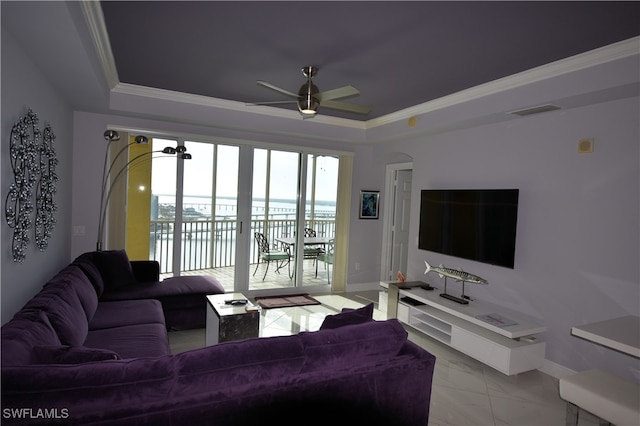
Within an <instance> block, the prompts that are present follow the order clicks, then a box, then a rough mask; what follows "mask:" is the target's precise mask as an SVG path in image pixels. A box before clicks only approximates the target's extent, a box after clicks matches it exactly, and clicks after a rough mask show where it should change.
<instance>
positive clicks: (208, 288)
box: [102, 275, 224, 304]
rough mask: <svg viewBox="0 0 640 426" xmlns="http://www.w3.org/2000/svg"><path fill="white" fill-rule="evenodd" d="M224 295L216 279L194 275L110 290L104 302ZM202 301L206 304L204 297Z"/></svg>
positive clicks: (222, 288) (104, 297)
mask: <svg viewBox="0 0 640 426" xmlns="http://www.w3.org/2000/svg"><path fill="white" fill-rule="evenodd" d="M222 293H224V287H222V284H220V282H219V281H218V280H217V279H215V278H214V277H212V276H207V275H202V276H198V275H193V276H184V277H173V278H167V279H166V280H164V281H161V282H159V283H157V282H146V283H137V284H136V285H132V286H127V287H120V288H117V289H114V290H109V291H108V292H106V293H105V294H104V295H103V298H102V300H131V299H161V298H163V297H166V296H171V297H172V298H173V297H175V296H192V295H197V296H203V295H207V294H222ZM176 300H180V299H176ZM199 300H200V299H199ZM201 300H202V303H203V304H204V297H203V298H201Z"/></svg>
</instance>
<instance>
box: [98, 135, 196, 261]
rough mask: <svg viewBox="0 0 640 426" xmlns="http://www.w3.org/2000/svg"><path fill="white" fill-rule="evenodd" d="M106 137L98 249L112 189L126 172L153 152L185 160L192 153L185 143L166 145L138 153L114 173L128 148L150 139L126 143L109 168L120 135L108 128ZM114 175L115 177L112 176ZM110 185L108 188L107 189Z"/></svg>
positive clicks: (143, 143) (142, 138)
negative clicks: (111, 154) (159, 148)
mask: <svg viewBox="0 0 640 426" xmlns="http://www.w3.org/2000/svg"><path fill="white" fill-rule="evenodd" d="M104 138H105V140H106V141H107V151H106V153H105V158H104V166H103V169H102V188H101V190H100V216H99V218H98V237H97V240H96V250H97V251H102V249H103V241H104V240H103V239H104V224H105V219H106V216H107V207H108V206H109V199H110V198H111V191H112V190H113V187H114V186H115V184H116V182H118V180H119V179H120V178H121V177H122V176H124V175H125V173H126V172H127V171H128V170H129V169H130V168H131V167H132V166H134V165H135V164H140V163H141V162H142V161H143V160H145V159H146V160H149V159H151V158H153V154H169V155H174V154H178V158H181V159H183V160H189V159H191V154H189V153H187V152H186V151H187V148H186V147H185V146H184V145H180V146H177V147H176V148H173V147H170V146H168V147H165V148H163V149H161V150H156V151H147V152H143V153H142V154H139V155H136V156H135V157H133V158H132V159H131V160H129V161H127V163H126V164H125V165H124V166H122V168H120V169H119V170H118V171H117V173H115V174H113V168H114V167H115V164H116V161H117V160H118V158H119V157H120V156H121V155H122V154H123V153H124V152H126V151H127V149H128V148H129V147H130V146H131V145H135V144H142V145H146V144H148V143H149V139H148V138H147V137H146V136H143V135H138V136H136V138H135V140H134V141H133V142H131V143H129V144H127V145H125V146H124V147H123V148H122V149H120V151H118V153H117V154H116V155H115V156H114V157H113V160H111V163H110V165H109V168H108V169H107V164H108V163H109V161H108V157H109V148H110V146H111V143H112V142H115V141H118V140H120V135H119V134H118V132H116V131H115V130H107V131H105V132H104ZM112 176H113V178H112ZM107 187H108V189H107Z"/></svg>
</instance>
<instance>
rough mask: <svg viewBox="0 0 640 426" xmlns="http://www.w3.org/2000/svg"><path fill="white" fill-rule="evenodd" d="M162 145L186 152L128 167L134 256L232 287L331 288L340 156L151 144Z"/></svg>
mask: <svg viewBox="0 0 640 426" xmlns="http://www.w3.org/2000/svg"><path fill="white" fill-rule="evenodd" d="M164 147H172V148H175V147H181V148H182V147H183V148H185V149H186V152H182V153H181V152H178V153H173V154H169V155H165V154H162V153H161V154H157V155H155V154H154V155H153V156H152V155H149V161H147V163H148V164H147V166H148V167H139V169H138V168H137V169H136V170H130V175H129V188H128V190H127V198H126V202H125V203H123V204H124V205H126V206H128V209H127V213H126V248H127V252H128V253H130V257H132V258H135V259H145V258H148V259H152V260H156V261H158V262H159V264H160V270H161V271H160V272H161V275H162V278H167V277H170V276H177V275H212V276H215V277H216V278H217V279H218V280H219V281H220V282H221V284H222V285H223V286H224V287H225V289H226V291H229V292H231V291H250V292H267V293H270V292H278V291H290V290H291V289H293V288H301V287H305V291H315V290H316V289H315V288H311V287H313V286H316V287H317V288H318V289H329V288H330V285H331V284H332V283H333V274H334V271H333V253H334V239H335V235H336V212H337V204H338V203H337V195H336V194H337V193H338V174H339V164H340V160H339V159H338V158H337V157H333V156H330V155H318V154H312V153H307V152H302V151H285V150H277V149H268V148H258V147H250V146H231V145H224V144H216V143H210V142H199V141H192V140H184V139H180V138H176V139H162V138H155V139H153V140H152V147H150V148H149V149H150V150H152V152H161V151H162V150H163V149H164ZM176 157H177V158H176ZM144 188H151V191H148V190H146V191H144V190H143V189H144ZM143 193H145V195H142V194H143ZM142 216H144V217H142Z"/></svg>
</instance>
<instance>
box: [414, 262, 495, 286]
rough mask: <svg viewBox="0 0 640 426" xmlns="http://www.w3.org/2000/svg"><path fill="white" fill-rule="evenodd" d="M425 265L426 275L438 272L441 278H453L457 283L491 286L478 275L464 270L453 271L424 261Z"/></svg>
mask: <svg viewBox="0 0 640 426" xmlns="http://www.w3.org/2000/svg"><path fill="white" fill-rule="evenodd" d="M424 264H425V266H426V267H427V269H425V271H424V274H425V275H426V274H428V273H429V272H437V273H438V275H440V278H442V277H449V278H453V279H454V280H456V281H462V282H467V283H474V284H489V282H488V281H487V280H485V279H484V278H480V277H479V276H477V275H473V274H470V273H468V272H464V271H463V270H462V269H459V270H458V269H451V268H447V267H445V266H443V265H442V264H440V266H431V265H429V262H427V261H426V260H425V261H424Z"/></svg>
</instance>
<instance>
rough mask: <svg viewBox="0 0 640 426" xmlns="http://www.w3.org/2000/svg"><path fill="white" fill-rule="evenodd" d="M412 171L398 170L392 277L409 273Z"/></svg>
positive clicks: (394, 211)
mask: <svg viewBox="0 0 640 426" xmlns="http://www.w3.org/2000/svg"><path fill="white" fill-rule="evenodd" d="M411 176H412V171H411V170H397V171H396V178H395V194H394V197H395V200H394V205H393V224H392V226H393V228H392V231H393V232H392V243H391V246H392V251H391V271H390V272H391V276H392V277H394V278H395V274H397V272H398V271H402V272H403V273H405V274H406V272H407V255H408V251H409V219H410V217H411V212H410V210H411Z"/></svg>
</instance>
